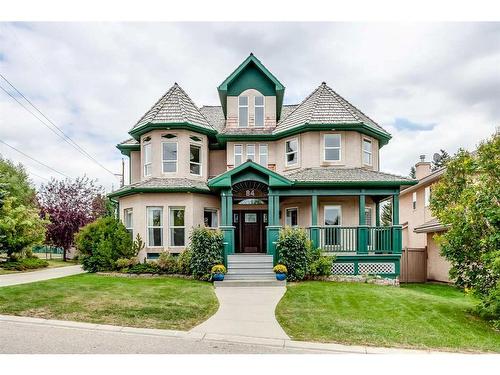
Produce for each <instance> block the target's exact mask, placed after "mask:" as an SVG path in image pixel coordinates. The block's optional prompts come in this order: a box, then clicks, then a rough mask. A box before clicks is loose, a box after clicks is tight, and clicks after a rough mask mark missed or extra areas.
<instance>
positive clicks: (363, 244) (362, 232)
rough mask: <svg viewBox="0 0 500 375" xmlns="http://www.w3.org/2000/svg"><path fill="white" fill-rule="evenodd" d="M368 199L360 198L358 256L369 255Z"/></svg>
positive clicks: (361, 196)
mask: <svg viewBox="0 0 500 375" xmlns="http://www.w3.org/2000/svg"><path fill="white" fill-rule="evenodd" d="M365 203H366V199H365V195H364V194H360V196H359V225H358V254H368V227H367V226H366V213H365V207H366V204H365Z"/></svg>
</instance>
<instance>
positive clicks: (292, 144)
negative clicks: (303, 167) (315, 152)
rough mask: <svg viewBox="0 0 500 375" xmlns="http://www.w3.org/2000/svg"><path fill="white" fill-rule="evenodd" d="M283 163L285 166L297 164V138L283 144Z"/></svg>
mask: <svg viewBox="0 0 500 375" xmlns="http://www.w3.org/2000/svg"><path fill="white" fill-rule="evenodd" d="M285 161H286V165H287V166H290V165H296V164H298V162H299V140H298V139H297V138H293V139H289V140H288V141H286V142H285Z"/></svg>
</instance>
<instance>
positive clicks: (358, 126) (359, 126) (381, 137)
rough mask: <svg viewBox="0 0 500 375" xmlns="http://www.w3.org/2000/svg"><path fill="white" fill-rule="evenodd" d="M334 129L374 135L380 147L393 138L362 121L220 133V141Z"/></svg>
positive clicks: (265, 137)
mask: <svg viewBox="0 0 500 375" xmlns="http://www.w3.org/2000/svg"><path fill="white" fill-rule="evenodd" d="M332 130H352V131H357V132H359V133H362V134H365V135H368V136H370V137H373V138H375V139H377V140H378V141H379V148H381V147H382V146H384V145H386V144H387V143H388V142H389V140H390V139H391V135H390V134H389V133H384V132H381V131H380V130H377V129H374V128H372V127H371V126H368V125H366V124H364V123H362V122H358V123H343V124H309V123H304V124H302V125H297V126H294V127H293V128H292V129H286V130H283V131H278V132H275V133H271V134H248V135H245V134H218V135H217V140H218V141H219V143H222V144H224V143H226V142H228V141H230V142H239V141H276V140H279V139H283V138H287V137H290V136H293V135H297V134H301V133H307V132H310V131H332Z"/></svg>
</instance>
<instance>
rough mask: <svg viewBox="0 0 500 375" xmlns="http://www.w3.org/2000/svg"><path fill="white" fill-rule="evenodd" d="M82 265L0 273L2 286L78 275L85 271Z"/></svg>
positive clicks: (0, 284)
mask: <svg viewBox="0 0 500 375" xmlns="http://www.w3.org/2000/svg"><path fill="white" fill-rule="evenodd" d="M83 272H85V271H83V270H82V266H79V265H78V266H66V267H57V268H47V269H44V270H41V271H32V272H24V273H12V274H7V275H0V287H2V286H9V285H17V284H27V283H33V282H35V281H43V280H49V279H57V278H59V277H64V276H71V275H77V274H79V273H83Z"/></svg>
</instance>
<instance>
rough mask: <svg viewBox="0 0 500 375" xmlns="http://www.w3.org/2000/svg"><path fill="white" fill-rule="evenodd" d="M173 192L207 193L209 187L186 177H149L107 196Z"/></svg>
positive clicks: (202, 182)
mask: <svg viewBox="0 0 500 375" xmlns="http://www.w3.org/2000/svg"><path fill="white" fill-rule="evenodd" d="M166 192H168V193H174V192H192V193H209V192H210V189H209V188H208V186H207V184H206V183H205V182H204V181H198V180H191V179H188V178H155V177H153V178H150V179H148V180H146V181H139V182H135V183H133V184H130V185H127V186H124V187H122V188H120V189H118V190H116V191H113V192H112V193H110V194H108V197H110V198H115V197H122V196H125V195H131V194H136V193H166Z"/></svg>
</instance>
